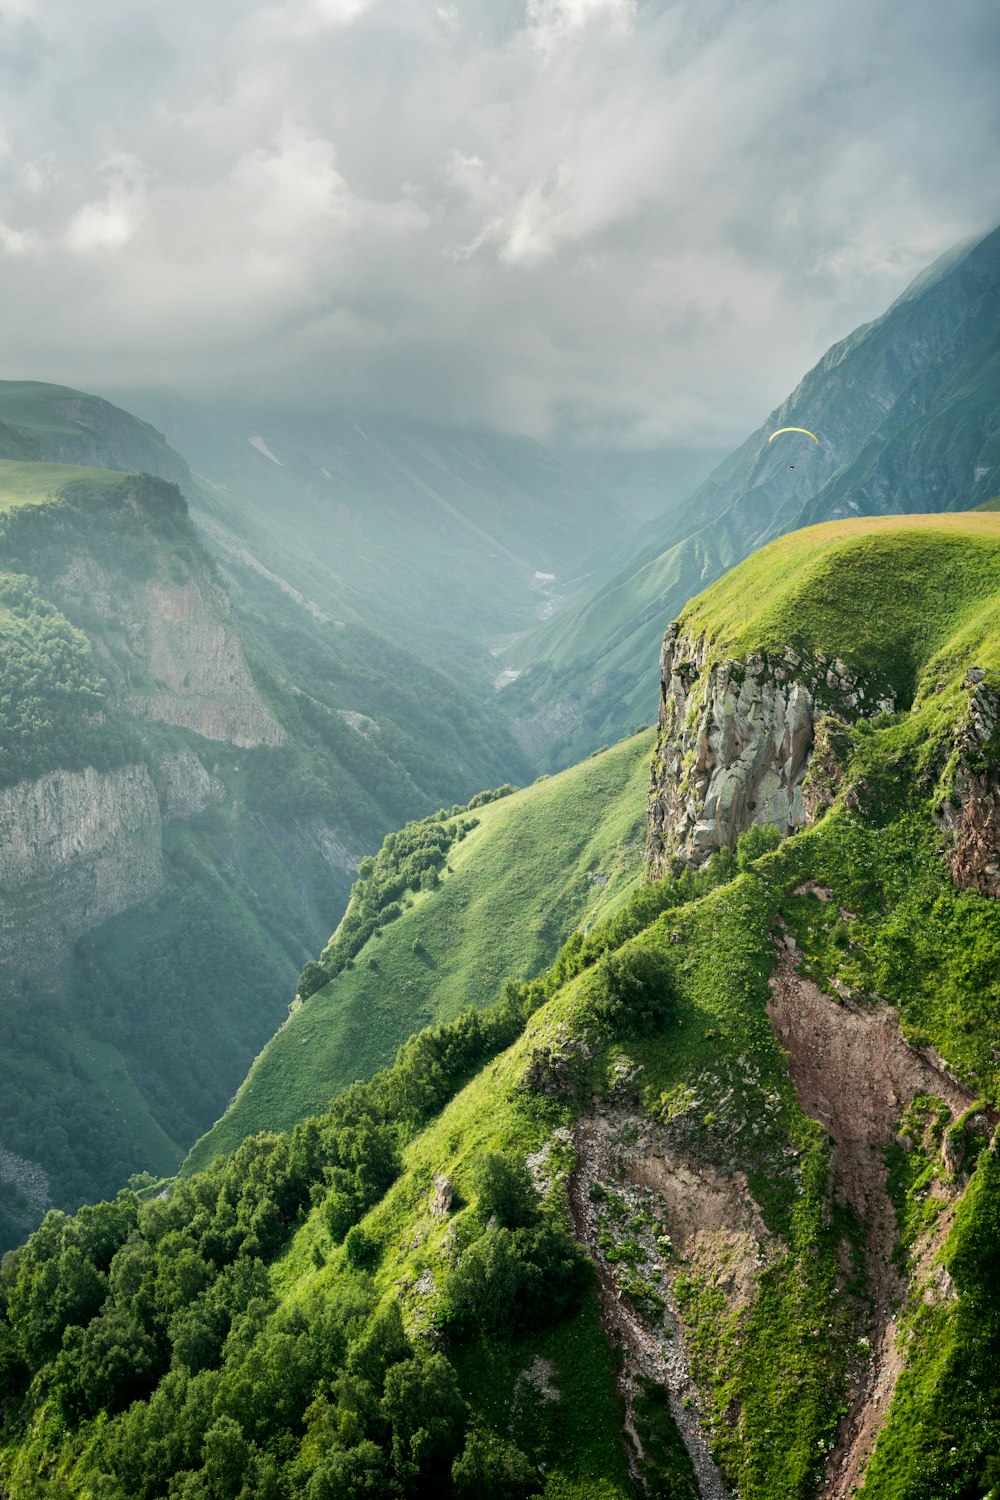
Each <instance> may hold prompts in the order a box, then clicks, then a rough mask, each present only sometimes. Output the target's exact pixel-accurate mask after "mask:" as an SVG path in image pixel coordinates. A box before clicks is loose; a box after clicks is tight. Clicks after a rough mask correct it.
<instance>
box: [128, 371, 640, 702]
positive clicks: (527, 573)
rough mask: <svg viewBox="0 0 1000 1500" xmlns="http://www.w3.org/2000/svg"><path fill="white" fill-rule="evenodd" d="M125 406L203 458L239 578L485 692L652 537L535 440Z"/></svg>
mask: <svg viewBox="0 0 1000 1500" xmlns="http://www.w3.org/2000/svg"><path fill="white" fill-rule="evenodd" d="M122 399H123V400H124V401H126V402H127V404H128V405H129V407H130V408H133V409H136V410H139V411H141V412H143V413H144V414H145V415H147V416H149V417H151V419H152V420H153V421H155V422H156V424H157V425H158V426H162V427H163V428H164V429H165V430H166V431H167V432H169V434H170V437H171V441H172V442H173V443H174V444H175V445H176V446H177V447H179V448H180V450H181V451H182V452H183V453H184V454H185V456H186V457H187V458H188V459H189V461H190V463H191V465H192V467H193V469H194V471H195V477H196V484H195V488H194V491H193V492H192V504H193V507H194V513H195V515H196V518H197V519H198V522H199V524H200V525H202V526H203V527H204V528H205V530H206V533H207V535H208V537H209V539H210V542H211V545H212V547H213V549H214V550H215V551H217V552H218V553H219V554H220V556H221V557H222V559H223V561H224V563H225V565H226V566H227V568H229V567H232V566H240V567H241V568H242V570H244V571H245V570H246V569H248V568H249V569H253V570H257V571H258V572H260V570H262V569H263V570H264V574H265V576H266V575H268V574H269V575H271V576H275V575H277V576H278V577H279V578H280V579H281V580H282V582H283V583H284V584H285V585H287V586H290V587H292V588H293V589H294V590H296V591H298V592H300V593H302V594H303V595H305V596H306V597H307V598H308V599H309V600H310V601H313V602H314V603H315V604H317V605H319V606H320V607H321V608H322V609H324V610H327V611H332V612H334V613H335V614H336V615H337V617H338V618H339V619H343V620H347V621H353V622H361V623H363V624H365V625H367V626H369V627H370V628H375V629H377V630H379V631H380V632H381V633H383V634H384V635H386V636H388V637H389V638H390V639H391V640H394V641H397V642H399V643H400V644H403V645H405V646H407V647H408V648H409V649H412V650H415V651H417V652H418V653H419V654H420V655H422V656H423V658H424V659H425V660H426V661H428V662H429V663H430V664H432V665H434V666H436V667H438V668H440V669H441V670H444V671H446V672H448V673H449V674H450V675H451V676H452V677H454V678H455V679H456V680H457V681H459V682H462V683H464V684H466V685H467V686H470V687H474V688H475V689H476V690H478V691H479V692H480V693H486V694H489V693H491V691H492V688H493V683H494V681H495V679H496V678H497V676H498V675H499V670H500V669H499V668H498V667H497V666H496V664H495V660H494V657H493V655H492V654H491V653H492V652H493V650H494V649H495V648H496V647H498V646H499V645H501V644H503V643H505V642H506V641H507V640H509V638H510V637H511V635H514V634H518V633H520V632H523V631H525V630H526V629H528V628H529V627H530V626H532V625H533V624H534V623H536V622H537V621H538V620H539V619H544V618H546V616H547V615H548V614H549V613H551V612H552V610H553V609H555V608H556V607H557V606H558V604H559V603H560V601H561V600H562V599H563V598H564V597H566V596H568V595H571V594H573V593H575V592H577V591H578V590H579V589H580V588H581V587H583V585H584V580H585V579H586V578H587V577H590V578H591V579H592V580H595V581H596V578H597V577H604V576H606V570H607V558H608V557H609V556H618V555H623V552H624V548H625V547H626V545H627V542H628V539H629V538H630V537H631V536H632V535H633V534H635V533H637V531H638V528H639V524H640V523H639V520H638V518H633V517H632V513H631V511H630V510H629V509H627V508H626V507H625V506H623V505H621V504H619V503H617V502H616V501H615V500H613V499H612V498H611V497H610V495H609V493H608V491H607V489H606V488H605V487H604V486H603V485H602V484H601V483H599V482H595V480H594V479H593V478H592V477H590V475H589V474H588V473H587V472H586V466H584V465H573V464H571V463H570V462H568V461H567V459H566V458H565V457H560V456H558V455H556V454H555V453H552V452H550V451H549V450H547V449H546V448H544V447H543V446H542V445H540V444H539V443H536V442H532V441H530V440H527V439H524V438H519V437H508V436H504V435H502V434H497V433H489V432H476V431H471V430H462V429H450V428H439V429H435V428H430V427H417V426H413V425H411V424H407V423H404V422H393V421H389V420H379V419H377V418H369V417H366V418H365V419H364V420H363V421H362V420H355V419H354V418H353V417H351V416H349V415H347V414H345V413H342V412H336V411H323V410H322V409H320V410H317V411H314V412H311V411H308V410H299V411H295V410H292V411H283V410H282V409H281V408H280V407H277V406H270V407H265V408H260V407H254V406H250V405H240V404H235V403H227V402H225V401H222V400H219V399H213V398H210V397H202V398H200V399H199V400H198V401H197V402H195V401H193V400H191V399H190V398H187V397H185V396H183V395H179V394H175V393H171V392H156V391H129V392H128V393H123V395H122ZM237 586H238V585H237Z"/></svg>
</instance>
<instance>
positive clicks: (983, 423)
mask: <svg viewBox="0 0 1000 1500" xmlns="http://www.w3.org/2000/svg"><path fill="white" fill-rule="evenodd" d="M998 325H1000V230H996V231H994V232H993V233H992V234H990V235H988V236H987V237H986V238H985V239H983V240H982V241H980V242H979V243H978V244H976V245H973V246H971V247H970V246H965V247H962V248H961V249H960V250H957V251H954V252H952V253H950V254H949V255H948V256H945V257H943V258H942V260H941V261H940V262H938V263H937V264H936V265H935V266H933V267H930V268H929V269H928V270H927V271H926V272H924V273H923V274H922V275H921V276H920V277H918V278H917V280H916V281H915V282H914V284H913V286H912V287H910V289H909V290H908V291H907V292H906V293H905V294H904V296H902V297H901V298H900V299H899V300H898V301H897V302H896V303H894V304H893V306H892V307H890V308H889V309H888V311H887V312H886V313H885V314H884V315H883V316H882V317H881V318H879V319H877V320H876V321H875V322H874V323H871V324H868V325H866V326H865V327H863V328H859V329H857V330H856V331H855V332H854V333H852V334H851V335H850V336H849V337H848V338H846V339H844V340H842V341H841V342H840V343H838V344H835V345H834V346H833V348H831V349H830V350H829V351H828V352H827V354H826V355H824V357H823V359H822V360H821V361H820V362H819V364H818V365H816V367H815V368H814V369H813V370H811V371H810V372H809V373H808V374H807V375H806V376H805V378H804V379H803V380H802V381H801V383H800V384H799V386H798V387H797V388H796V390H795V391H793V392H792V394H791V395H790V396H789V397H788V399H787V400H786V401H784V402H783V403H782V404H781V406H779V407H778V408H777V409H776V410H775V411H774V412H772V413H771V414H770V416H769V417H768V418H767V420H766V421H765V422H764V424H763V425H762V426H761V427H760V428H759V429H758V430H757V431H756V432H755V433H753V434H752V436H751V437H749V438H748V439H747V441H746V442H745V443H744V444H743V445H742V447H741V448H739V449H738V450H737V451H736V452H735V453H733V454H732V455H731V456H730V457H729V458H728V459H726V461H725V462H724V463H722V464H720V465H719V467H718V468H717V469H716V471H715V472H714V473H713V474H712V475H711V476H710V478H709V479H707V480H706V481H705V483H704V484H703V485H701V486H700V488H699V489H698V490H696V492H695V493H694V495H693V496H692V497H691V499H690V502H689V504H688V505H686V506H684V507H681V508H680V509H679V510H677V511H673V512H671V514H670V516H669V518H668V525H667V526H666V528H665V529H664V530H663V531H662V532H661V535H660V537H659V539H658V540H657V541H655V542H653V543H650V544H649V545H648V546H647V547H646V548H645V550H644V551H643V552H642V553H640V554H639V556H638V557H637V558H636V559H635V560H634V561H633V562H632V563H631V564H630V565H627V566H625V567H624V568H623V570H622V571H621V572H620V573H619V574H618V576H617V577H616V578H614V579H613V580H612V581H611V582H610V583H608V584H605V585H601V586H599V587H598V588H597V589H596V590H593V591H590V592H588V593H587V594H585V595H584V596H583V598H582V599H581V600H580V601H579V602H577V603H574V604H571V605H570V606H569V607H568V608H567V609H566V611H565V612H564V614H563V615H561V616H557V617H555V618H554V619H552V620H550V621H547V622H545V623H544V624H542V625H540V626H538V627H536V629H535V630H534V631H533V632H532V633H531V634H530V635H528V636H526V637H524V638H523V639H522V640H520V641H518V642H516V643H515V644H514V645H513V646H512V647H511V648H510V650H509V651H508V652H507V653H505V654H504V656H503V658H502V660H503V664H504V666H505V667H507V668H509V669H510V670H512V671H519V672H520V675H519V677H518V679H517V681H516V682H515V683H514V684H513V685H512V686H511V687H509V688H507V689H505V691H504V693H503V695H502V702H503V705H504V707H505V708H506V709H507V711H508V712H509V713H510V714H511V716H512V718H513V720H514V723H515V727H516V728H517V731H518V734H519V735H520V737H521V738H522V740H523V741H524V743H525V744H526V745H528V746H530V748H531V751H532V753H533V755H534V756H535V758H536V760H539V761H540V763H543V764H546V765H548V766H550V767H555V766H557V765H561V764H565V763H566V760H567V759H573V758H575V757H577V756H579V755H581V754H585V753H586V752H587V750H588V749H589V748H590V747H591V746H592V745H593V744H594V743H595V742H598V741H600V740H601V739H606V738H611V737H614V736H615V735H616V734H617V733H620V732H621V730H622V728H624V727H625V726H626V725H628V724H629V722H630V720H631V721H633V722H634V716H635V712H636V707H637V705H638V704H640V703H641V702H642V701H643V699H646V700H647V701H651V698H650V695H651V694H655V652H656V642H657V635H658V629H659V623H660V622H662V620H663V619H664V618H665V617H667V616H669V615H672V614H676V613H677V612H678V611H679V610H680V609H681V608H682V607H683V605H684V603H685V601H686V599H688V598H689V597H690V596H691V595H692V594H693V593H695V592H697V590H698V589H699V588H701V587H704V585H705V584H706V583H707V582H709V581H711V579H713V578H716V577H718V576H719V575H720V574H721V573H722V572H724V571H725V569H726V568H727V567H730V566H732V564H733V563H734V562H736V561H738V560H739V559H740V558H741V557H745V556H747V554H748V553H750V552H751V551H752V550H753V549H754V548H755V547H759V546H760V545H761V544H762V543H764V542H766V541H767V540H768V539H770V538H772V537H775V536H778V535H780V534H782V533H783V532H786V531H790V530H792V529H793V528H795V527H801V526H804V525H808V524H812V523H814V522H818V521H823V520H827V519H833V518H836V517H844V516H851V515H858V514H861V515H879V514H886V513H889V514H892V513H902V512H907V511H950V510H958V509H962V510H964V509H966V508H969V507H972V506H975V505H976V504H978V503H980V502H981V501H983V500H985V499H987V498H988V497H989V496H991V495H993V494H995V492H996V490H997V486H998V484H1000V448H998V443H1000V427H998V417H997V403H996V386H997V347H998V339H1000V326H998ZM788 425H795V426H801V427H806V428H808V429H810V430H812V431H815V432H816V433H818V434H819V435H820V436H821V438H822V444H821V446H820V447H817V446H816V445H815V444H813V443H812V442H811V441H810V440H809V439H808V438H807V437H797V436H795V435H794V434H792V435H789V436H786V437H784V438H782V439H780V440H778V441H777V442H775V443H773V444H772V443H769V442H768V438H769V436H770V434H771V433H773V432H775V431H776V430H777V429H778V428H780V427H784V426H788Z"/></svg>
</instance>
